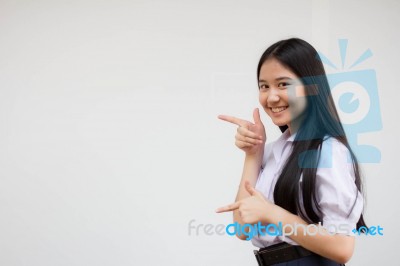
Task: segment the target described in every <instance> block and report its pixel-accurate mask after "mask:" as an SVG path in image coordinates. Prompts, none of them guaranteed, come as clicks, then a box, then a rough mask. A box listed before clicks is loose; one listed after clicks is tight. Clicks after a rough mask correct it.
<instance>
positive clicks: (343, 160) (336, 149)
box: [319, 136, 352, 167]
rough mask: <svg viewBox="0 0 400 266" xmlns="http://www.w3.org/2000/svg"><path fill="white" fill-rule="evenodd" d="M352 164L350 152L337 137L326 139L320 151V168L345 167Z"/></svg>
mask: <svg viewBox="0 0 400 266" xmlns="http://www.w3.org/2000/svg"><path fill="white" fill-rule="evenodd" d="M349 164H350V165H351V164H352V158H351V154H350V150H349V149H348V148H347V146H346V145H345V144H343V143H342V142H341V141H340V140H338V139H337V138H335V137H332V136H327V137H325V138H324V140H323V142H322V146H321V150H320V162H319V167H332V166H336V167H340V166H341V167H345V166H349Z"/></svg>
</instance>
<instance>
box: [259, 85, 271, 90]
mask: <svg viewBox="0 0 400 266" xmlns="http://www.w3.org/2000/svg"><path fill="white" fill-rule="evenodd" d="M258 88H259V90H263V91H266V90H268V89H269V86H268V85H267V84H260V85H259V86H258Z"/></svg>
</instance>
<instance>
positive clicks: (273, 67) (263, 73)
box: [260, 58, 297, 81]
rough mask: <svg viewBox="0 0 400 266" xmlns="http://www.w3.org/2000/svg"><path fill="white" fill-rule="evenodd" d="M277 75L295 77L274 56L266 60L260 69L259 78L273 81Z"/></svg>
mask: <svg viewBox="0 0 400 266" xmlns="http://www.w3.org/2000/svg"><path fill="white" fill-rule="evenodd" d="M279 77H289V78H293V79H295V78H297V76H296V75H295V74H294V73H293V72H292V71H291V70H290V69H288V68H287V67H285V66H284V65H283V64H281V63H280V62H279V61H278V60H276V59H275V58H271V59H268V60H266V61H265V62H264V63H263V64H262V66H261V69H260V80H265V81H274V80H276V79H277V78H279Z"/></svg>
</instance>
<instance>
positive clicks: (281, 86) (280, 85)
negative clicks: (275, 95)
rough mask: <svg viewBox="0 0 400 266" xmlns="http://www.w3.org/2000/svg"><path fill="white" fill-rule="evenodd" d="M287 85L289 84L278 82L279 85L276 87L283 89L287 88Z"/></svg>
mask: <svg viewBox="0 0 400 266" xmlns="http://www.w3.org/2000/svg"><path fill="white" fill-rule="evenodd" d="M289 85H290V84H289V83H286V82H280V83H279V84H278V87H279V88H285V87H287V86H289Z"/></svg>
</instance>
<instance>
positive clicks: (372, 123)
mask: <svg viewBox="0 0 400 266" xmlns="http://www.w3.org/2000/svg"><path fill="white" fill-rule="evenodd" d="M347 43H348V40H347V39H339V48H340V55H341V61H342V69H344V66H345V59H346V51H347ZM319 56H320V58H321V61H322V62H323V63H324V64H325V65H328V66H330V67H332V68H334V69H336V70H337V69H338V67H337V66H336V65H334V64H333V63H332V62H331V61H330V60H329V59H328V58H327V57H325V56H324V55H323V54H322V53H319ZM371 56H372V52H371V50H370V49H368V50H366V51H365V52H364V53H363V54H362V55H361V56H360V57H359V58H358V59H357V60H356V61H355V62H354V63H353V64H352V65H351V66H350V67H349V68H348V69H349V70H350V69H351V68H353V67H354V66H356V65H358V64H360V63H362V62H363V61H365V60H366V59H368V58H369V57H371ZM327 78H328V82H329V85H330V87H331V93H332V97H333V99H334V101H335V104H336V108H337V111H338V113H339V116H340V118H341V120H342V124H343V127H344V130H345V132H346V135H347V138H348V141H349V144H350V146H351V147H352V149H353V151H354V153H355V155H356V156H357V159H358V161H359V162H360V163H379V162H380V161H381V152H380V150H379V149H378V148H377V147H375V146H372V145H365V144H359V143H358V136H359V134H363V133H368V132H376V131H380V130H382V118H381V112H380V104H379V94H378V85H377V79H376V72H375V70H373V69H365V70H357V71H351V70H350V71H342V72H338V73H333V74H327Z"/></svg>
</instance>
